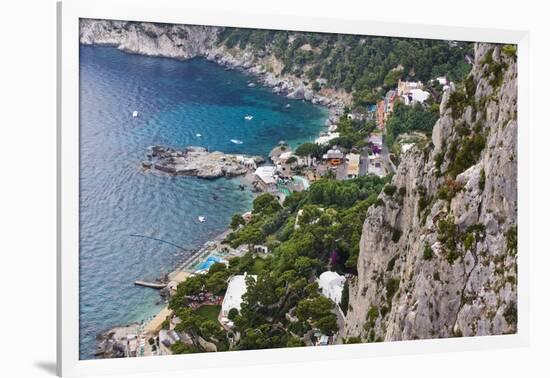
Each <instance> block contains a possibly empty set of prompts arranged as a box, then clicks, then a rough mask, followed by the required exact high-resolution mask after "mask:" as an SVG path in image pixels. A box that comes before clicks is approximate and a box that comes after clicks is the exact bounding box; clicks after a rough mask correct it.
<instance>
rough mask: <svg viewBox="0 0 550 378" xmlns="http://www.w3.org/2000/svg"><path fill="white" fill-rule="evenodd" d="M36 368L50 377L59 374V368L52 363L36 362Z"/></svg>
mask: <svg viewBox="0 0 550 378" xmlns="http://www.w3.org/2000/svg"><path fill="white" fill-rule="evenodd" d="M34 366H35V367H37V368H39V369H40V370H42V371H45V372H46V373H48V374H50V375H56V373H57V366H56V364H55V362H52V361H35V362H34Z"/></svg>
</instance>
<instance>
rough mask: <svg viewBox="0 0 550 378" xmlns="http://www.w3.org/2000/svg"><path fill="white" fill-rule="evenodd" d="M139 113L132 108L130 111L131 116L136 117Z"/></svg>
mask: <svg viewBox="0 0 550 378" xmlns="http://www.w3.org/2000/svg"><path fill="white" fill-rule="evenodd" d="M138 115H139V112H138V111H137V110H134V111H133V112H132V117H134V118H136V117H137V116H138Z"/></svg>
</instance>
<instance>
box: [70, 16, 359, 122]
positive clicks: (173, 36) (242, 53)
mask: <svg viewBox="0 0 550 378" xmlns="http://www.w3.org/2000/svg"><path fill="white" fill-rule="evenodd" d="M221 30H223V28H219V27H213V26H194V25H172V24H157V23H148V22H128V21H112V20H92V19H82V20H81V21H80V43H81V44H84V45H100V46H101V45H102V46H114V47H117V48H118V49H120V50H123V51H126V52H129V53H134V54H141V55H149V56H161V57H167V58H176V59H190V58H194V57H204V58H206V59H208V60H211V61H214V62H216V63H218V64H220V65H222V66H224V67H228V68H231V69H239V70H241V71H243V72H246V73H248V74H250V75H253V76H255V77H256V78H257V79H258V80H259V81H260V82H261V83H262V85H265V86H268V87H271V88H273V92H275V93H279V94H281V95H285V96H287V97H288V98H291V99H299V100H306V101H311V102H313V103H315V104H319V105H323V106H326V107H329V108H330V109H331V113H332V116H333V117H338V116H339V115H341V114H342V113H343V109H344V106H345V105H349V103H350V102H351V97H350V96H349V95H346V94H344V93H337V92H333V93H331V95H330V98H329V97H326V96H322V95H320V94H318V93H314V91H312V90H311V89H310V88H308V87H306V86H305V85H304V82H303V81H302V80H301V79H299V78H297V77H295V76H292V75H290V74H283V73H282V67H283V66H284V65H283V63H282V62H280V61H278V60H277V59H276V58H275V57H274V56H273V55H272V54H265V53H263V52H261V53H260V52H258V51H255V50H254V49H253V48H252V47H250V46H247V47H245V48H243V49H241V48H238V47H234V48H231V49H227V48H226V47H225V46H223V45H222V44H220V43H218V33H219V32H220V31H221ZM266 67H269V68H270V71H271V72H268V71H267V69H266Z"/></svg>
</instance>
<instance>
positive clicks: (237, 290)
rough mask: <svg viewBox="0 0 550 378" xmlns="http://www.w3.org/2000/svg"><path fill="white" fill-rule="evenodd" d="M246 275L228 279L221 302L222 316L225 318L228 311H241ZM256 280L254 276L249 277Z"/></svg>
mask: <svg viewBox="0 0 550 378" xmlns="http://www.w3.org/2000/svg"><path fill="white" fill-rule="evenodd" d="M246 277H247V275H246V273H245V274H244V275H237V276H233V277H231V278H230V279H229V284H228V285H227V291H226V292H225V297H224V298H223V302H222V313H221V315H222V316H225V317H227V314H229V310H231V309H232V308H236V309H237V310H239V311H240V310H241V303H242V302H243V299H242V297H243V295H244V294H245V293H246ZM250 277H253V278H254V279H256V276H254V275H251V276H250Z"/></svg>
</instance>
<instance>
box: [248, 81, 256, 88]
mask: <svg viewBox="0 0 550 378" xmlns="http://www.w3.org/2000/svg"><path fill="white" fill-rule="evenodd" d="M248 86H249V87H250V88H254V87H255V86H256V84H254V83H252V82H250V83H248Z"/></svg>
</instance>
